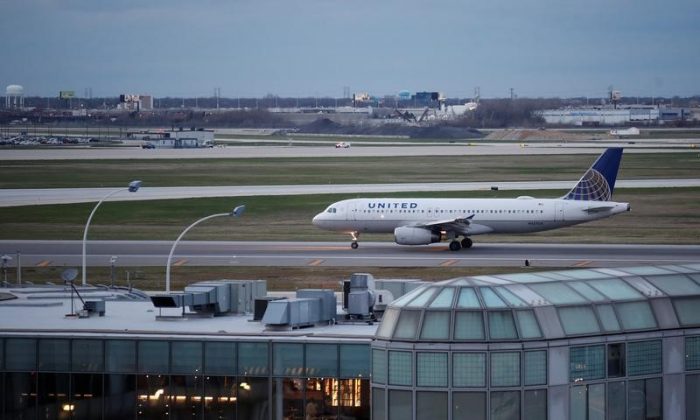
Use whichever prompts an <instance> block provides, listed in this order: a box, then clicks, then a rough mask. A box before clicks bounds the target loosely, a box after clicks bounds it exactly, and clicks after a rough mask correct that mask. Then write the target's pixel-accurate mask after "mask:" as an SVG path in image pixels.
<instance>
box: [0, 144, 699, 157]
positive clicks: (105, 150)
mask: <svg viewBox="0 0 700 420" xmlns="http://www.w3.org/2000/svg"><path fill="white" fill-rule="evenodd" d="M632 143H633V144H631V143H630V142H627V141H615V140H611V141H602V142H592V141H591V142H566V143H528V144H527V145H526V146H523V144H524V143H517V142H493V143H470V144H464V143H463V144H454V145H434V144H430V143H425V144H422V145H418V146H406V145H402V146H367V147H364V146H360V147H355V146H353V147H350V148H347V149H336V148H335V147H334V145H333V144H329V145H327V146H231V147H214V148H204V149H141V148H136V147H94V148H90V147H71V148H60V149H59V148H56V149H51V148H37V149H0V160H6V161H7V160H86V159H87V160H99V159H253V158H260V159H269V158H309V157H313V158H315V157H318V158H331V157H332V158H337V157H341V158H342V157H387V156H474V155H552V154H591V155H594V154H599V153H600V152H602V151H603V150H604V149H606V148H608V147H620V146H622V147H625V153H688V152H692V151H693V150H694V149H692V147H693V145H694V144H695V143H690V142H688V143H681V144H679V143H675V142H673V143H671V142H670V140H669V141H664V140H663V139H661V140H659V141H657V142H655V143H637V142H636V141H635V142H632Z"/></svg>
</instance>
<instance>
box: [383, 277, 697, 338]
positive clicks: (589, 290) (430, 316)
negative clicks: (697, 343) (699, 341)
mask: <svg viewBox="0 0 700 420" xmlns="http://www.w3.org/2000/svg"><path fill="white" fill-rule="evenodd" d="M686 326H700V264H691V265H667V266H648V267H631V268H615V269H607V268H600V269H585V270H569V271H550V272H542V273H519V274H505V275H492V276H476V277H461V278H457V279H452V280H445V281H441V282H436V283H431V284H428V285H424V286H422V287H419V288H417V289H415V290H413V291H411V292H409V293H408V294H406V295H404V296H402V297H400V298H399V299H397V300H395V301H393V302H392V303H390V304H389V305H388V307H387V310H386V312H385V314H384V318H383V319H382V323H381V324H380V326H379V328H378V330H377V333H376V338H378V339H385V340H398V341H430V342H435V341H438V342H440V341H447V342H459V341H482V342H483V341H513V340H537V339H548V338H563V337H571V336H586V335H600V334H608V333H620V332H625V331H643V330H653V329H660V328H677V327H686Z"/></svg>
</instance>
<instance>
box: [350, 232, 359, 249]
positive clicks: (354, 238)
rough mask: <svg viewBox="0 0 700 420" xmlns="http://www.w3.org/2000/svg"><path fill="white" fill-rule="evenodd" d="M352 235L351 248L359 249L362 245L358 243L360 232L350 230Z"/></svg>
mask: <svg viewBox="0 0 700 420" xmlns="http://www.w3.org/2000/svg"><path fill="white" fill-rule="evenodd" d="M350 236H352V242H351V243H350V248H352V249H357V248H358V247H359V246H360V244H358V243H357V238H359V237H360V234H359V233H358V232H350Z"/></svg>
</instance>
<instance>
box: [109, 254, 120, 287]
mask: <svg viewBox="0 0 700 420" xmlns="http://www.w3.org/2000/svg"><path fill="white" fill-rule="evenodd" d="M117 258H118V257H117V256H116V255H112V258H110V259H109V264H110V266H111V267H110V268H111V269H110V278H111V280H112V282H111V284H110V287H111V288H114V263H116V262H117Z"/></svg>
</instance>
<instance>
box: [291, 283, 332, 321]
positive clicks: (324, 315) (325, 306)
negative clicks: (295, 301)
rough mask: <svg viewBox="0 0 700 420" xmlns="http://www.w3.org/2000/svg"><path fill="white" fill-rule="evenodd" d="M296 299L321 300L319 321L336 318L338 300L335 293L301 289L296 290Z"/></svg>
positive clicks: (323, 290) (325, 290) (326, 290)
mask: <svg viewBox="0 0 700 420" xmlns="http://www.w3.org/2000/svg"><path fill="white" fill-rule="evenodd" d="M297 297H298V298H316V299H320V300H321V307H320V309H321V320H322V321H330V320H334V319H335V317H336V311H337V306H338V299H337V298H336V297H335V292H333V291H332V290H329V289H301V290H297Z"/></svg>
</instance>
